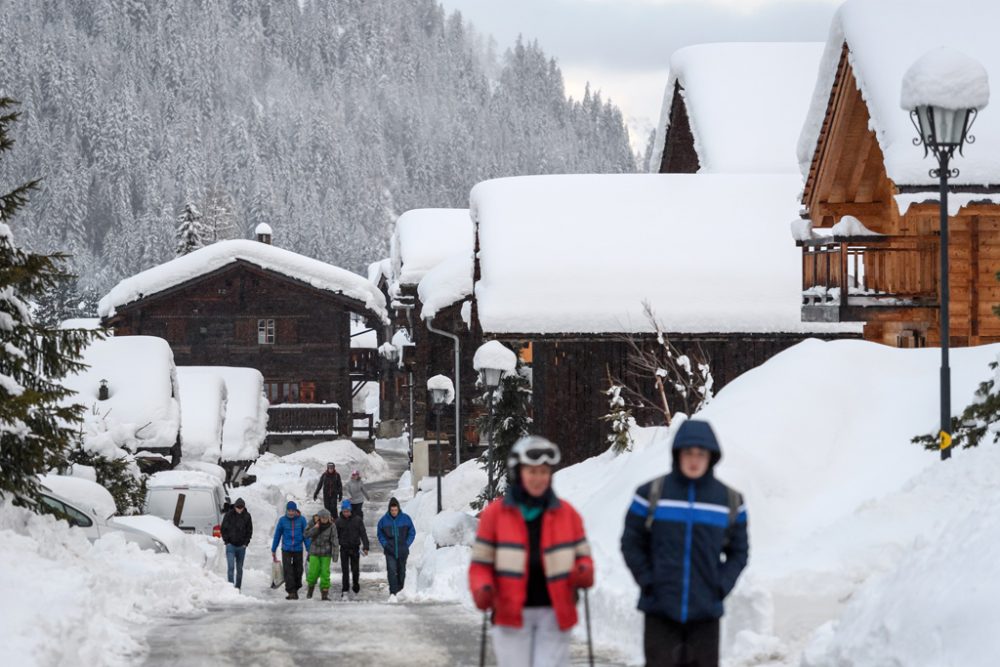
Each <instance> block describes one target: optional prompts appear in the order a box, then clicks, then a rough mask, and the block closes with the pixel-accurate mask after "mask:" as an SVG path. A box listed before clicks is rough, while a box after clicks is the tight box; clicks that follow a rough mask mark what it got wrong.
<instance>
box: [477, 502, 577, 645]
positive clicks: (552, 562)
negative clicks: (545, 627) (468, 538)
mask: <svg viewBox="0 0 1000 667" xmlns="http://www.w3.org/2000/svg"><path fill="white" fill-rule="evenodd" d="M541 549H542V554H543V556H542V564H543V569H544V570H545V578H546V580H547V583H548V591H549V597H550V598H551V600H552V609H553V611H555V614H556V620H557V621H558V622H559V629H560V630H569V629H570V628H572V627H573V626H574V625H576V622H577V613H576V588H579V587H582V586H589V585H590V583H591V582H592V581H593V578H592V575H591V573H592V572H593V567H594V564H593V560H592V559H591V557H590V545H588V544H587V537H586V535H585V534H584V531H583V519H581V518H580V515H579V514H578V513H577V511H576V510H575V509H574V508H573V506H572V505H570V504H569V503H567V502H566V501H563V500H559V499H558V498H556V497H555V496H553V499H552V501H551V502H550V503H549V504H548V506H547V507H546V508H545V511H544V512H543V514H542V528H541ZM528 557H529V554H528V524H527V523H526V522H525V520H524V517H523V516H522V514H521V510H520V509H519V508H518V506H517V503H516V502H515V501H514V500H513V498H511V497H510V496H509V495H508V496H505V497H503V498H499V499H497V500H494V501H493V502H492V503H490V505H489V506H488V507H487V508H486V509H485V510H483V512H482V514H480V516H479V530H478V532H477V533H476V544H475V546H474V547H473V548H472V564H471V565H470V566H469V587H470V589H471V590H472V591H473V593H474V594H475V592H476V591H479V590H481V589H483V588H485V587H486V586H490V587H492V589H493V590H494V591H495V598H494V604H493V609H494V616H493V622H494V623H496V624H497V625H506V626H510V627H515V628H520V627H522V626H523V625H524V621H523V618H522V614H521V611H522V609H523V608H524V602H525V599H526V598H527V594H528ZM581 565H583V566H584V567H583V568H582V569H585V570H587V572H588V574H587V575H586V577H585V579H586V581H581V579H580V577H579V576H578V575H579V572H580V569H581V567H580V566H581Z"/></svg>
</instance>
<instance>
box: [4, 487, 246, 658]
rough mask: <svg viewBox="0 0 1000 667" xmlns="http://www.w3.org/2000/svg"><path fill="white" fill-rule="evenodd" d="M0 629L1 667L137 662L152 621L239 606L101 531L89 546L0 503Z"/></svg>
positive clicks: (219, 587) (227, 589) (185, 567)
mask: <svg viewBox="0 0 1000 667" xmlns="http://www.w3.org/2000/svg"><path fill="white" fill-rule="evenodd" d="M0 590H2V591H3V595H0V628H3V631H2V636H3V653H4V660H5V662H6V663H7V664H11V665H38V666H40V667H44V666H47V665H53V666H55V665H83V664H90V665H129V664H135V663H136V662H141V659H142V654H143V645H142V643H141V639H139V638H137V637H136V634H137V633H136V629H137V627H138V628H139V629H140V630H141V631H145V630H146V629H147V628H148V626H149V625H150V624H151V623H152V622H153V621H154V620H155V619H157V618H162V617H164V616H166V615H169V614H190V613H197V612H201V611H204V610H205V609H206V607H207V606H208V605H210V604H211V605H217V604H223V603H225V604H240V601H241V598H240V596H239V594H238V593H237V592H236V591H235V589H234V588H233V587H232V586H231V585H229V584H227V583H226V581H225V579H224V578H222V577H219V576H218V575H216V574H213V573H212V572H210V571H208V570H206V569H205V568H203V567H202V566H201V564H200V563H195V562H192V561H190V560H188V559H186V558H184V557H183V556H181V555H177V554H174V553H171V554H153V553H151V552H148V551H142V550H140V549H139V548H138V547H137V546H135V545H134V544H130V543H128V542H125V540H124V539H123V538H122V537H121V535H120V534H117V533H110V534H108V535H107V536H105V537H103V538H101V539H100V540H98V541H97V542H95V543H94V544H93V545H91V544H90V542H88V541H87V538H86V537H84V534H83V532H82V531H79V530H77V529H72V528H69V527H68V526H67V524H66V523H64V522H57V521H56V520H55V519H54V518H53V517H51V516H38V515H35V514H32V513H31V512H28V511H26V510H24V509H20V508H15V507H11V506H10V505H8V504H6V503H0Z"/></svg>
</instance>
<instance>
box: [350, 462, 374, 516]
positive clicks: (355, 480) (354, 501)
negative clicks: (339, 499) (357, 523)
mask: <svg viewBox="0 0 1000 667" xmlns="http://www.w3.org/2000/svg"><path fill="white" fill-rule="evenodd" d="M344 496H345V497H346V498H347V500H350V501H351V513H352V514H354V516H356V517H358V518H359V519H361V520H362V521H363V520H364V518H365V512H364V503H365V501H366V500H369V498H368V491H367V490H365V485H364V482H362V481H361V472H360V471H358V470H355V471H354V472H352V473H351V478H350V479H349V480H347V484H346V485H345V486H344Z"/></svg>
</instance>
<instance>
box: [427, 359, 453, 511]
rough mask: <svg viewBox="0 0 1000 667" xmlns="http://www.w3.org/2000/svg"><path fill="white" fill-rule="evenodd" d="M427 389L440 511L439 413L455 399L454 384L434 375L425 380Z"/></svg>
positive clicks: (443, 377)
mask: <svg viewBox="0 0 1000 667" xmlns="http://www.w3.org/2000/svg"><path fill="white" fill-rule="evenodd" d="M427 391H428V392H430V395H431V410H432V411H433V412H434V430H435V431H436V432H437V438H436V440H437V447H436V450H437V511H438V514H440V513H441V509H442V506H441V505H442V503H441V413H442V412H444V408H445V406H446V405H448V404H449V403H451V402H452V401H454V400H455V385H454V384H452V382H451V380H450V379H448V378H447V377H445V376H444V375H435V376H434V377H432V378H430V379H429V380H427Z"/></svg>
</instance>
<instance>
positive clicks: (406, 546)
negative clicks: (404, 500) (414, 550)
mask: <svg viewBox="0 0 1000 667" xmlns="http://www.w3.org/2000/svg"><path fill="white" fill-rule="evenodd" d="M376 532H377V533H378V541H379V544H381V545H382V550H383V551H385V552H386V553H387V554H389V555H390V556H395V557H396V558H406V556H407V555H408V554H409V553H410V545H411V544H413V540H414V539H416V537H417V529H416V527H415V526H414V525H413V521H412V520H410V517H409V516H408V515H406V514H403V513H402V512H400V513H399V515H398V516H397V517H396V518H395V519H393V518H392V515H391V514H389V513H388V512H386V513H385V515H384V516H383V517H382V518H381V519H379V520H378V528H377V530H376Z"/></svg>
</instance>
